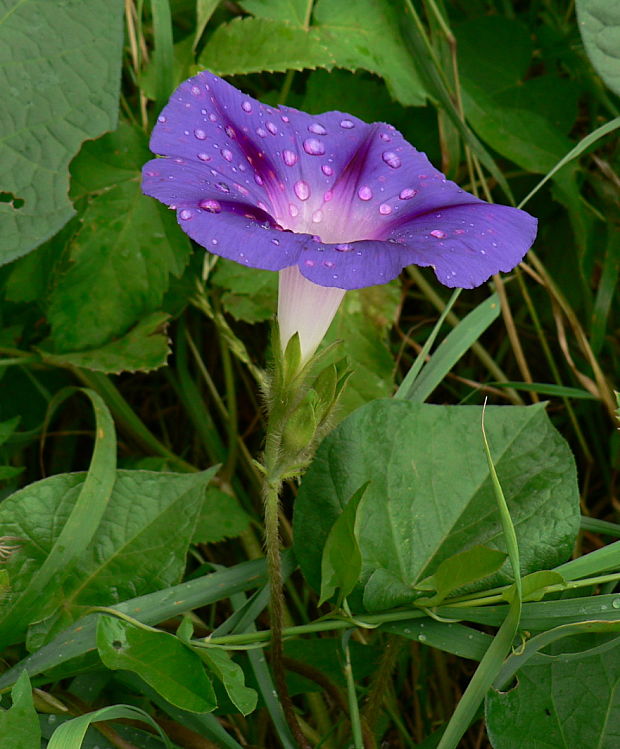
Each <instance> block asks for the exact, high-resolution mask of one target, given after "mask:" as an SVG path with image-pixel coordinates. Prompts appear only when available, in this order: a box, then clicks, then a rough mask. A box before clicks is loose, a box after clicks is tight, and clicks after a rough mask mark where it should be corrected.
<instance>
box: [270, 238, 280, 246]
mask: <svg viewBox="0 0 620 749" xmlns="http://www.w3.org/2000/svg"><path fill="white" fill-rule="evenodd" d="M271 244H275V246H276V247H278V246H279V245H280V240H279V239H272V240H271Z"/></svg>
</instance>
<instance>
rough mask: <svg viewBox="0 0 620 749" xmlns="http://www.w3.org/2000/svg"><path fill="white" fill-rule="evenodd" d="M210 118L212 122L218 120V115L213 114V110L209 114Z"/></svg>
mask: <svg viewBox="0 0 620 749" xmlns="http://www.w3.org/2000/svg"><path fill="white" fill-rule="evenodd" d="M209 119H210V120H211V122H217V117H216V116H215V115H214V114H213V112H211V114H210V115H209Z"/></svg>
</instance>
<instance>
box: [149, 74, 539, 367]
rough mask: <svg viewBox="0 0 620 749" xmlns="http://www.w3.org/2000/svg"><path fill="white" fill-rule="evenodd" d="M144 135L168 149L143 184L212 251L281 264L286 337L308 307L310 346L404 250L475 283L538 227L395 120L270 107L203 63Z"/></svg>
mask: <svg viewBox="0 0 620 749" xmlns="http://www.w3.org/2000/svg"><path fill="white" fill-rule="evenodd" d="M150 146H151V150H152V151H153V152H154V153H156V154H159V155H161V156H165V157H166V158H160V159H154V160H152V161H149V162H148V163H147V164H146V165H145V166H144V169H143V182H142V187H143V190H144V192H145V193H146V194H147V195H151V196H152V197H154V198H157V199H158V200H160V201H161V202H162V203H165V204H166V205H168V206H169V207H170V208H174V209H175V210H176V212H177V218H178V221H179V224H180V225H181V227H182V229H183V230H184V231H185V232H186V233H187V234H188V235H189V236H190V237H191V238H192V239H194V240H195V241H196V242H198V244H201V245H202V246H203V247H205V248H206V249H208V250H209V251H211V252H213V253H216V254H218V255H222V256H223V257H227V258H230V259H232V260H235V261H237V262H238V263H241V264H243V265H247V266H250V267H253V268H264V269H267V270H277V271H282V273H281V274H280V298H279V320H280V328H281V338H282V341H283V343H284V344H285V343H286V341H287V340H288V339H289V338H290V336H291V335H292V334H293V333H294V332H295V330H300V327H299V325H300V323H299V320H298V319H295V318H299V316H300V315H301V314H302V312H301V311H300V310H301V309H302V308H304V307H305V311H304V312H303V315H304V316H305V317H306V318H307V319H306V323H305V324H306V326H307V324H308V323H310V325H311V327H314V328H316V330H315V331H314V332H311V331H308V332H306V333H305V335H304V337H305V338H306V339H307V340H306V342H305V343H304V340H302V349H305V352H304V354H305V355H307V352H308V351H309V350H310V349H311V350H312V351H313V350H314V349H315V348H316V346H317V345H318V342H320V340H321V338H322V337H323V334H324V333H325V331H326V329H327V327H328V326H329V322H331V319H332V318H333V315H334V314H335V312H336V310H337V308H338V305H339V303H340V301H341V299H342V296H343V294H344V292H345V290H347V289H359V288H363V287H366V286H372V285H375V284H382V283H386V282H387V281H390V280H391V279H393V278H395V277H396V276H397V275H398V274H399V273H400V271H401V270H402V268H403V267H405V266H407V265H410V264H415V265H421V266H431V267H432V268H433V269H434V271H435V273H436V275H437V278H438V279H439V281H441V283H443V284H445V285H446V286H450V287H457V286H459V287H463V288H473V287H474V286H478V285H479V284H481V283H483V282H484V281H485V280H487V279H488V278H489V277H490V276H491V275H492V274H494V273H497V272H498V271H509V270H511V269H512V268H514V267H515V265H517V264H518V263H519V262H520V260H521V259H522V258H523V256H524V255H525V253H526V252H527V250H528V249H529V248H530V246H531V245H532V243H533V241H534V238H535V236H536V219H534V218H533V217H532V216H530V215H529V214H527V213H525V212H524V211H521V210H518V209H516V208H510V207H507V206H501V205H492V204H489V203H486V202H484V201H482V200H480V199H479V198H476V197H475V196H473V195H470V194H469V193H467V192H464V191H463V190H461V189H460V188H459V187H458V186H457V185H456V184H455V183H454V182H450V181H449V180H447V179H446V178H445V177H444V175H443V174H441V172H439V171H438V170H437V169H435V168H434V167H433V166H432V165H431V164H430V162H429V161H428V159H427V158H426V156H425V155H424V154H423V153H420V152H419V151H416V149H415V148H414V147H413V146H411V145H410V144H409V143H407V141H405V139H404V138H403V137H402V135H401V134H400V133H399V132H398V131H397V130H395V129H394V128H393V127H392V126H391V125H386V124H383V123H374V124H371V125H369V124H367V123H365V122H362V121H361V120H359V119H357V118H356V117H353V116H352V115H348V114H343V113H342V112H326V113H325V114H321V115H309V114H306V113H305V112H300V111H298V110H296V109H292V108H290V107H283V106H281V107H269V106H267V105H265V104H261V103H260V102H258V101H256V100H255V99H252V98H250V97H249V96H246V95H244V94H243V93H242V92H240V91H238V90H237V89H236V88H234V87H233V86H231V85H230V84H229V83H226V81H224V80H222V79H221V78H218V77H217V76H215V75H213V74H211V73H208V72H202V73H199V74H198V75H196V76H194V77H193V78H190V79H189V80H187V81H185V82H184V83H182V84H181V85H180V86H179V87H178V88H177V90H176V91H175V92H174V94H173V95H172V97H171V98H170V101H169V103H168V104H167V106H166V107H165V108H164V110H163V111H162V113H161V115H160V116H159V118H158V122H157V124H156V126H155V128H154V130H153V134H152V136H151V143H150ZM308 282H310V283H308ZM316 286H319V287H322V288H321V289H320V290H318V289H316V288H315V287H316ZM319 310H321V312H322V313H324V314H321V315H317V312H318V311H319ZM328 315H329V320H327V325H325V320H322V319H313V320H310V319H309V318H313V317H314V318H317V317H320V318H324V317H327V316H328ZM300 336H301V332H300ZM317 336H318V341H316V342H315V340H314V339H315V338H316V337H317ZM302 338H303V337H302Z"/></svg>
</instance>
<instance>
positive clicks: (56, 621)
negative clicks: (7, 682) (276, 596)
mask: <svg viewBox="0 0 620 749" xmlns="http://www.w3.org/2000/svg"><path fill="white" fill-rule="evenodd" d="M214 471H215V469H213V468H212V469H210V470H208V471H205V472H203V473H196V474H175V473H161V472H150V471H118V472H117V473H116V482H115V484H114V489H113V491H112V495H111V496H110V498H109V501H108V504H107V506H106V508H105V512H104V513H103V516H102V518H101V521H100V523H99V524H98V527H97V529H96V531H95V532H94V535H93V537H92V540H91V542H90V544H89V546H88V548H86V549H85V550H83V551H82V553H81V554H80V555H79V556H78V557H77V559H75V560H73V563H72V565H71V566H70V567H69V568H68V569H66V570H64V571H63V574H62V575H57V576H56V578H55V579H54V580H53V581H50V584H49V585H48V588H47V591H46V596H45V598H44V599H43V600H40V601H38V602H37V605H38V606H39V610H41V608H42V607H45V609H49V605H50V603H51V602H54V601H56V603H57V604H59V603H61V602H62V604H63V605H62V610H61V613H60V614H57V615H56V616H54V617H52V618H51V619H47V620H45V621H44V622H43V623H41V624H39V625H36V626H35V627H34V629H32V630H31V633H30V636H29V640H30V644H31V645H35V644H40V642H41V640H42V639H43V638H45V637H46V636H47V635H48V633H49V632H50V631H57V630H58V629H59V628H63V627H65V626H68V625H69V624H70V623H71V620H72V618H74V617H75V615H77V614H78V613H79V612H80V611H81V610H82V609H83V607H88V606H92V605H96V606H106V605H111V604H115V603H118V602H119V601H122V600H125V599H127V598H130V597H133V596H136V595H142V594H144V593H148V592H150V591H153V590H157V589H159V588H165V587H167V586H169V585H171V584H173V583H176V582H178V580H179V577H180V576H181V574H182V571H183V568H184V563H185V554H186V553H187V549H188V546H189V543H190V540H191V538H192V534H193V533H194V526H195V523H196V519H197V516H198V513H199V512H200V510H201V507H202V502H203V499H204V490H205V486H206V484H207V483H208V482H209V480H210V479H211V477H212V476H213V473H214ZM83 483H84V474H80V473H74V474H60V475H58V476H52V477H51V478H48V479H44V480H43V481H39V482H37V483H35V484H31V485H30V486H28V487H26V488H25V489H22V490H21V491H19V492H16V493H15V494H13V495H11V496H10V497H8V498H7V499H6V500H4V502H3V503H2V505H0V526H1V527H2V528H3V529H6V531H3V532H6V534H8V535H12V536H17V537H19V538H20V539H23V540H22V542H21V544H22V545H21V548H20V553H19V554H15V555H13V556H12V557H11V558H10V559H9V561H8V563H7V569H8V571H9V574H10V577H11V586H12V593H13V595H14V596H17V595H18V594H19V593H20V592H21V591H23V590H24V589H25V588H26V587H27V585H28V584H29V582H30V579H31V578H32V575H33V573H34V572H35V571H36V570H38V569H40V568H41V567H42V565H43V564H44V563H45V560H46V559H47V557H48V555H49V553H50V550H51V549H52V548H53V546H54V544H55V541H56V539H57V538H58V536H59V534H60V532H61V530H62V528H63V527H64V525H65V523H66V520H67V518H68V517H69V515H70V513H71V511H72V509H73V507H74V505H75V502H76V497H77V496H78V495H79V493H80V490H81V488H82V486H83ZM31 620H36V617H35V616H34V612H33V615H32V616H31Z"/></svg>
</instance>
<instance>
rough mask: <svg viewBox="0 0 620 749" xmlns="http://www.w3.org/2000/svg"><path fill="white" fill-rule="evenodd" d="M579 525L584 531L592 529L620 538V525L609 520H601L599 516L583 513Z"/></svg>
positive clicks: (592, 531)
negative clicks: (587, 515)
mask: <svg viewBox="0 0 620 749" xmlns="http://www.w3.org/2000/svg"><path fill="white" fill-rule="evenodd" d="M579 527H580V528H581V530H582V531H590V533H600V534H601V535H602V536H614V537H615V538H620V525H618V524H617V523H610V522H608V521H607V520H599V519H598V518H589V517H586V516H585V515H582V516H581V523H580V524H579Z"/></svg>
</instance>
